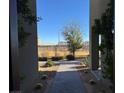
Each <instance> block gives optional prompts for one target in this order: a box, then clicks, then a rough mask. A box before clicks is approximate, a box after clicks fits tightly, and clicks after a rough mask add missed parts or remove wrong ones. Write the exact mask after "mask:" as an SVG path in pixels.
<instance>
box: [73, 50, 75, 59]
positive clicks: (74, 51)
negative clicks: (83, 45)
mask: <svg viewBox="0 0 124 93" xmlns="http://www.w3.org/2000/svg"><path fill="white" fill-rule="evenodd" d="M73 56H74V59H75V51H73Z"/></svg>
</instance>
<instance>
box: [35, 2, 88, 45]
mask: <svg viewBox="0 0 124 93" xmlns="http://www.w3.org/2000/svg"><path fill="white" fill-rule="evenodd" d="M37 16H38V17H41V18H42V20H40V21H39V22H38V24H37V30H38V40H40V41H41V42H43V43H54V44H56V43H58V41H59V40H58V35H59V39H60V41H64V38H63V35H62V31H63V27H64V26H65V25H66V24H68V23H70V22H76V23H78V24H79V25H80V30H81V32H82V37H83V41H89V0H37Z"/></svg>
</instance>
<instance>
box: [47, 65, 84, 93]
mask: <svg viewBox="0 0 124 93" xmlns="http://www.w3.org/2000/svg"><path fill="white" fill-rule="evenodd" d="M75 66H76V64H66V63H65V64H60V67H59V69H58V71H57V74H56V76H55V78H54V81H53V83H52V85H51V86H50V88H49V89H48V92H47V93H86V90H85V87H84V85H83V82H82V81H81V79H80V75H79V72H78V71H77V69H76V68H75Z"/></svg>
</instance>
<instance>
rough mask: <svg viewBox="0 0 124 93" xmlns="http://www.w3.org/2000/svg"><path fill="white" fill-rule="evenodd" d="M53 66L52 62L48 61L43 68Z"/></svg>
mask: <svg viewBox="0 0 124 93" xmlns="http://www.w3.org/2000/svg"><path fill="white" fill-rule="evenodd" d="M53 65H54V62H53V61H51V60H48V61H47V62H46V64H45V66H47V67H51V66H53Z"/></svg>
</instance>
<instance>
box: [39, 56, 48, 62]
mask: <svg viewBox="0 0 124 93" xmlns="http://www.w3.org/2000/svg"><path fill="white" fill-rule="evenodd" d="M47 59H48V58H47V57H39V58H38V60H39V61H47Z"/></svg>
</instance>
